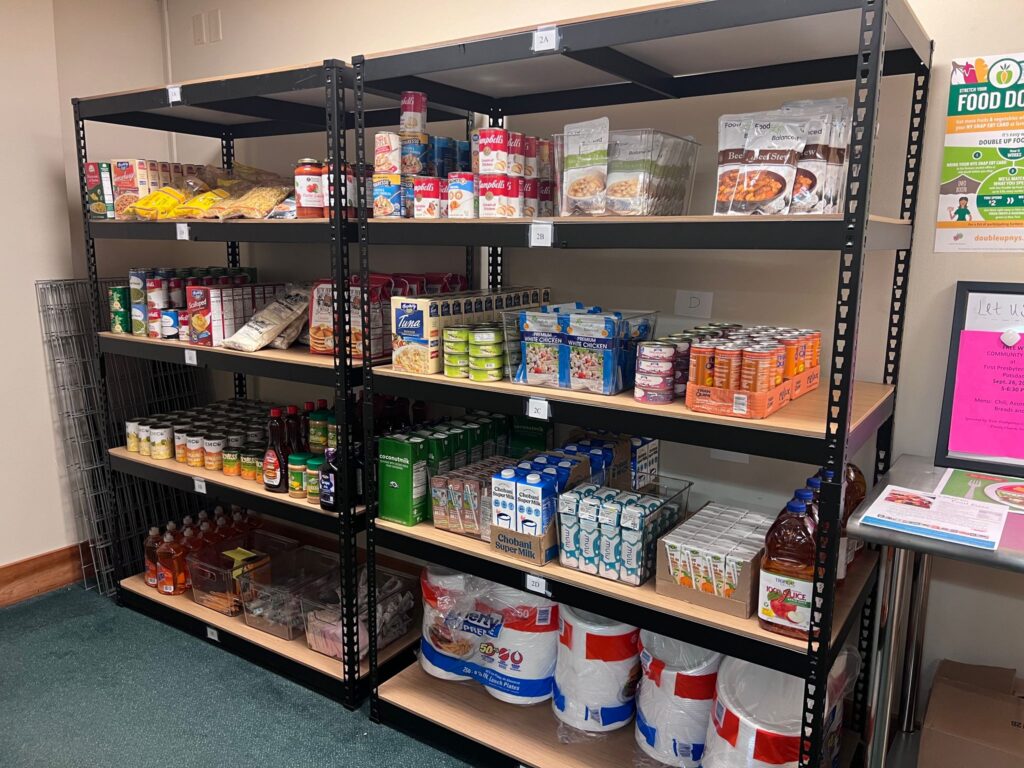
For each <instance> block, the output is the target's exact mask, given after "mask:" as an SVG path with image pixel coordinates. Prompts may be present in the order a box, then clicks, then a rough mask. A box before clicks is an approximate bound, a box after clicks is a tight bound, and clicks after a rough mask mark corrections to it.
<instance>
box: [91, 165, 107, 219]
mask: <svg viewBox="0 0 1024 768" xmlns="http://www.w3.org/2000/svg"><path fill="white" fill-rule="evenodd" d="M85 197H86V203H87V205H88V206H89V218H90V219H112V218H114V188H113V186H112V184H111V178H110V163H86V164H85Z"/></svg>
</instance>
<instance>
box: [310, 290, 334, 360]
mask: <svg viewBox="0 0 1024 768" xmlns="http://www.w3.org/2000/svg"><path fill="white" fill-rule="evenodd" d="M334 347H335V340H334V282H333V281H331V280H317V281H316V282H315V283H313V292H312V293H311V294H310V296H309V351H310V353H311V354H314V355H333V354H334Z"/></svg>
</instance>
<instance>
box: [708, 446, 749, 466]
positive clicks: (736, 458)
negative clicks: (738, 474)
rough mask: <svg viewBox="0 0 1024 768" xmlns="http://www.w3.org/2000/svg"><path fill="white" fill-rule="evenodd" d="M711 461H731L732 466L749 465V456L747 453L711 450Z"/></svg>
mask: <svg viewBox="0 0 1024 768" xmlns="http://www.w3.org/2000/svg"><path fill="white" fill-rule="evenodd" d="M710 455H711V458H712V459H716V460H718V461H731V462H732V463H733V464H749V463H750V454H749V453H736V452H735V451H720V450H718V449H717V448H712V449H711V451H710Z"/></svg>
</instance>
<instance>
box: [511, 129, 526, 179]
mask: <svg viewBox="0 0 1024 768" xmlns="http://www.w3.org/2000/svg"><path fill="white" fill-rule="evenodd" d="M525 139H526V137H525V136H524V135H523V134H521V133H519V132H518V131H509V132H508V175H509V176H523V175H525V172H526V168H525V164H526V158H525V156H524V155H523V142H524V140H525Z"/></svg>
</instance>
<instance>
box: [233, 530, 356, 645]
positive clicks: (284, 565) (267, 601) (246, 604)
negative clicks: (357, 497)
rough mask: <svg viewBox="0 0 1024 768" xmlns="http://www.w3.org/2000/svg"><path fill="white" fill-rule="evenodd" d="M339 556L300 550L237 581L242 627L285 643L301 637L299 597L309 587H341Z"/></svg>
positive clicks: (324, 551) (254, 570)
mask: <svg viewBox="0 0 1024 768" xmlns="http://www.w3.org/2000/svg"><path fill="white" fill-rule="evenodd" d="M340 569H341V564H340V560H339V558H338V555H336V554H334V553H333V552H328V551H327V550H325V549H320V548H319V547H310V546H303V547H299V548H298V549H293V550H290V551H288V552H283V553H281V554H280V555H278V556H277V557H275V558H273V559H272V560H271V561H270V562H269V563H266V564H264V565H261V566H260V567H258V568H254V569H252V570H250V571H249V572H248V573H246V574H245V575H244V576H243V577H242V578H241V581H240V586H241V595H242V606H243V608H244V609H245V623H246V624H248V625H249V626H250V627H253V628H254V629H259V630H262V631H264V632H268V633H270V634H271V635H276V636H277V637H280V638H282V639H284V640H293V639H294V638H296V637H298V636H299V635H301V634H302V631H303V624H302V606H301V602H300V600H299V594H300V593H301V592H302V591H303V590H304V589H306V588H309V587H310V585H312V584H319V583H321V582H322V583H323V584H324V585H328V584H332V585H337V584H340V583H341V576H340Z"/></svg>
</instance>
